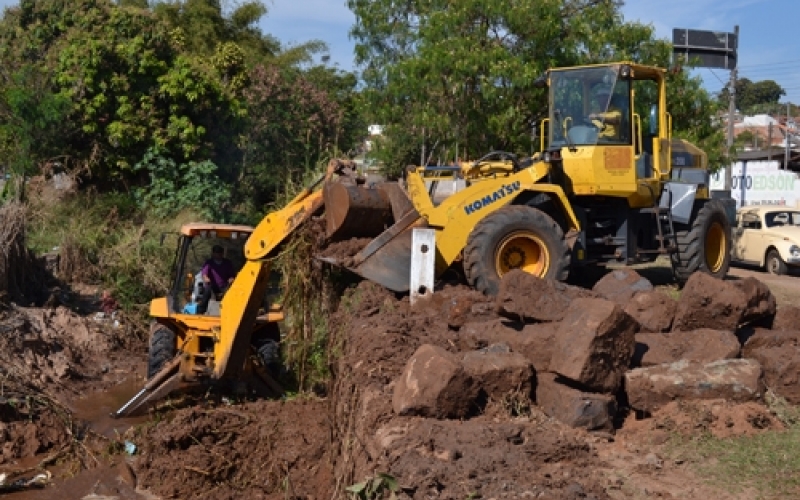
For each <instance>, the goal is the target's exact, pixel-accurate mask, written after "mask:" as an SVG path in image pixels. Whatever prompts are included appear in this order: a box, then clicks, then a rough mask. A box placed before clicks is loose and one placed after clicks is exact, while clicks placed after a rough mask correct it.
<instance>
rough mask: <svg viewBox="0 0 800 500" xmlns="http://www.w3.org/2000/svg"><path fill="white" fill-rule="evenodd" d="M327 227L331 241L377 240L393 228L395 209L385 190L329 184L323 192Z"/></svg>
mask: <svg viewBox="0 0 800 500" xmlns="http://www.w3.org/2000/svg"><path fill="white" fill-rule="evenodd" d="M322 196H323V199H324V200H325V224H326V228H325V229H326V232H327V236H328V238H329V239H330V240H331V241H341V240H347V239H350V238H374V237H375V236H376V235H378V234H380V233H381V232H382V231H383V230H384V228H386V227H387V226H388V225H391V222H392V206H391V202H390V201H389V197H388V196H387V195H386V193H385V192H384V191H383V190H382V189H377V188H374V187H366V186H360V185H356V184H355V183H347V182H328V183H326V184H325V186H324V187H323V188H322Z"/></svg>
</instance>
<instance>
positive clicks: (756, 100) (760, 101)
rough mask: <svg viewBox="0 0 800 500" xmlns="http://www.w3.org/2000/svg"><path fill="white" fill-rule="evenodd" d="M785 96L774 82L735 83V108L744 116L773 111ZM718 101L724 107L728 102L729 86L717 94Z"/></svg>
mask: <svg viewBox="0 0 800 500" xmlns="http://www.w3.org/2000/svg"><path fill="white" fill-rule="evenodd" d="M785 95H786V91H785V90H784V89H783V87H781V86H780V85H778V84H777V83H776V82H775V81H774V80H762V81H758V82H753V81H751V80H750V79H748V78H740V79H739V80H737V81H736V107H737V108H738V109H740V110H741V111H742V112H743V113H745V114H752V113H758V112H764V111H765V110H771V109H774V107H775V105H777V104H778V101H779V100H780V99H781V97H783V96H785ZM719 101H720V103H722V104H724V105H727V104H728V102H729V101H730V84H729V85H728V86H726V87H725V88H723V89H722V91H721V92H720V93H719ZM767 112H769V111H767Z"/></svg>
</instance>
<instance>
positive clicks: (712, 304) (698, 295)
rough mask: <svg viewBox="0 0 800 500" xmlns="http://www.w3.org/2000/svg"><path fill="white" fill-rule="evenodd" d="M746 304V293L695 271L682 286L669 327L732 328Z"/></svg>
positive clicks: (737, 322)
mask: <svg viewBox="0 0 800 500" xmlns="http://www.w3.org/2000/svg"><path fill="white" fill-rule="evenodd" d="M746 307H747V296H746V295H745V294H744V292H743V291H742V290H740V289H739V288H737V287H736V286H735V285H733V284H732V283H731V282H729V281H723V280H721V279H717V278H714V277H712V276H710V275H708V274H706V273H703V272H696V273H694V274H692V275H691V276H690V277H689V280H688V281H687V282H686V285H685V286H684V287H683V292H682V293H681V298H680V300H679V301H678V309H677V311H676V312H675V320H674V321H673V323H672V329H673V330H683V331H692V330H699V329H701V328H713V329H715V330H730V331H734V330H736V327H737V326H738V325H739V322H740V321H741V319H742V314H743V313H744V311H745V309H746Z"/></svg>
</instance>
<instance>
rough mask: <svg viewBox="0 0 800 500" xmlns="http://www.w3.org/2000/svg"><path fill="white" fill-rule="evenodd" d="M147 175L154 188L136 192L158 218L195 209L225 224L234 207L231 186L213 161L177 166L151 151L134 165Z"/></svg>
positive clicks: (143, 204)
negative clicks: (231, 202) (230, 209)
mask: <svg viewBox="0 0 800 500" xmlns="http://www.w3.org/2000/svg"><path fill="white" fill-rule="evenodd" d="M134 171H136V172H147V174H148V175H149V177H150V185H149V186H147V187H144V188H138V189H136V190H135V191H134V197H135V198H136V200H137V201H138V202H139V204H140V206H141V207H142V208H144V209H147V210H151V211H152V212H153V213H154V214H155V215H156V216H158V217H172V216H174V215H175V214H177V213H179V212H181V211H183V210H193V211H195V212H197V213H199V214H201V215H202V216H203V217H205V218H206V219H208V220H211V221H216V222H219V221H222V220H224V219H225V217H224V216H225V212H226V211H227V209H228V208H230V198H231V192H230V187H229V186H228V185H227V184H225V183H224V182H223V181H222V180H220V178H219V177H218V175H217V166H216V165H215V164H214V163H212V162H211V161H209V160H206V161H202V162H194V161H191V162H188V163H182V164H177V163H175V160H173V159H171V158H167V157H165V156H162V155H161V154H160V153H159V151H158V150H155V149H150V150H148V151H147V153H146V154H145V155H144V158H142V161H140V162H139V163H137V164H136V165H135V166H134Z"/></svg>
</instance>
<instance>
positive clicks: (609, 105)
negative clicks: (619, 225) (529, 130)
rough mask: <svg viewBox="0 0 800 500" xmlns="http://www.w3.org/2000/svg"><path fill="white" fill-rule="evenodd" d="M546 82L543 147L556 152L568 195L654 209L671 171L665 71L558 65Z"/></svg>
mask: <svg viewBox="0 0 800 500" xmlns="http://www.w3.org/2000/svg"><path fill="white" fill-rule="evenodd" d="M548 83H549V87H550V94H549V110H550V112H549V117H548V119H547V122H548V123H546V124H544V126H543V129H544V130H546V131H547V147H546V149H547V150H549V151H554V150H558V151H560V155H558V156H559V157H560V158H561V159H562V161H563V170H564V173H565V175H566V178H567V179H568V180H569V181H568V186H567V187H568V190H569V191H570V192H571V194H575V195H579V196H580V195H585V196H605V197H616V198H625V199H627V200H628V204H629V206H631V207H644V206H652V205H653V203H654V202H653V199H654V196H657V194H658V193H659V192H660V181H661V180H662V177H663V176H665V175H667V174H668V172H669V150H670V143H669V136H670V132H669V127H670V124H669V119H668V114H667V112H666V109H665V108H666V105H665V103H666V97H665V84H664V70H663V69H660V68H652V67H647V66H641V65H636V64H633V63H615V64H604V65H594V66H583V67H577V68H563V69H558V68H557V69H552V70H550V71H549V73H548ZM543 146H544V145H543Z"/></svg>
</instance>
